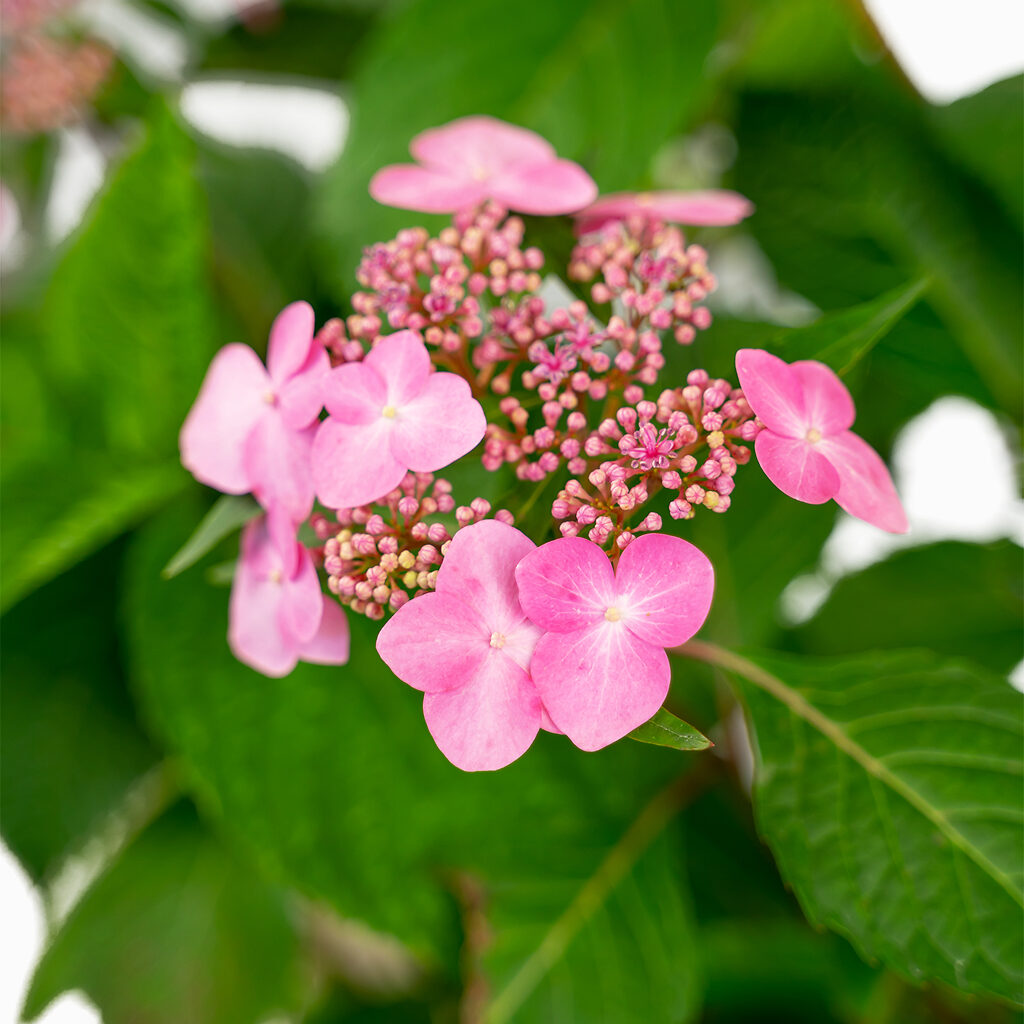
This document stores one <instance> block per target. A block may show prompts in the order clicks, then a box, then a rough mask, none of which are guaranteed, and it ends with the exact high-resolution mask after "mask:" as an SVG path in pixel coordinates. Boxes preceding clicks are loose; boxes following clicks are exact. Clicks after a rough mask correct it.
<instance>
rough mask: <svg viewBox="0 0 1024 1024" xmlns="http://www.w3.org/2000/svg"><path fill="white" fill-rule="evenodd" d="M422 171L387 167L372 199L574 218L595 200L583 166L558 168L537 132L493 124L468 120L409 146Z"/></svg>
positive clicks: (425, 209)
mask: <svg viewBox="0 0 1024 1024" xmlns="http://www.w3.org/2000/svg"><path fill="white" fill-rule="evenodd" d="M409 150H410V152H411V153H412V155H413V156H414V157H415V158H416V160H417V161H418V163H417V164H394V165H392V166H390V167H383V168H381V170H379V171H378V172H377V173H376V174H375V175H374V176H373V179H372V180H371V181H370V195H371V196H373V198H374V199H376V200H377V202H379V203H384V204H385V205H386V206H398V207H401V208H402V209H405V210H419V211H420V212H421V213H457V212H458V211H460V210H465V209H468V208H470V207H473V206H476V205H477V204H478V203H481V202H483V201H484V200H486V199H493V200H495V201H497V202H498V203H500V204H501V205H502V206H505V207H507V208H508V209H510V210H518V211H519V212H520V213H532V214H539V215H542V216H550V215H553V214H559V213H572V212H573V211H575V210H579V209H580V208H581V207H583V206H586V205H587V203H589V202H591V201H592V200H593V199H594V197H595V196H596V195H597V186H596V185H595V184H594V182H593V179H592V178H591V177H590V175H589V174H587V172H586V171H585V170H583V168H582V167H580V166H579V164H575V163H573V162H572V161H571V160H560V159H559V158H558V156H557V155H556V154H555V150H554V148H553V147H552V146H551V144H550V143H549V142H547V141H546V140H544V139H542V138H541V137H540V136H539V135H537V134H536V133H535V132H531V131H527V129H525V128H520V127H518V126H517V125H513V124H506V123H505V122H504V121H498V120H496V119H495V118H493V117H484V116H478V117H463V118H460V119H459V120H457V121H452V122H450V123H449V124H446V125H442V126H441V127H440V128H431V129H429V130H428V131H425V132H422V133H421V134H419V135H417V136H416V138H414V139H413V140H412V143H411V144H410V146H409Z"/></svg>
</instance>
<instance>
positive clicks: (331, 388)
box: [323, 362, 388, 423]
mask: <svg viewBox="0 0 1024 1024" xmlns="http://www.w3.org/2000/svg"><path fill="white" fill-rule="evenodd" d="M323 392H324V405H325V406H326V407H327V411H328V412H329V413H330V414H331V418H332V419H333V420H335V421H336V422H338V423H375V422H376V421H377V420H379V419H380V417H381V410H382V409H383V408H384V406H385V405H387V404H388V389H387V385H386V384H385V383H384V380H383V378H382V377H381V375H380V374H379V373H378V372H377V371H376V370H375V369H374V368H373V367H372V366H367V365H366V363H365V362H362V363H343V364H342V365H341V366H336V367H335V368H334V369H333V370H331V371H330V373H328V374H327V379H326V380H325V381H324V388H323Z"/></svg>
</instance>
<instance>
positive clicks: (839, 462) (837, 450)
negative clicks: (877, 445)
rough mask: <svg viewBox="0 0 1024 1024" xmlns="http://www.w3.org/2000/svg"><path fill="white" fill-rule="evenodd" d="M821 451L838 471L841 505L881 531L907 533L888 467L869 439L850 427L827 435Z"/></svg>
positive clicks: (821, 445) (905, 516) (901, 508)
mask: <svg viewBox="0 0 1024 1024" xmlns="http://www.w3.org/2000/svg"><path fill="white" fill-rule="evenodd" d="M818 450H819V451H820V452H821V453H822V455H824V456H825V458H826V459H828V461H829V462H830V463H831V464H832V466H834V467H835V470H836V472H837V473H838V474H839V493H838V494H836V496H835V498H836V501H837V502H838V504H839V505H840V507H841V508H844V509H846V511H847V512H849V513H850V515H851V516H856V517H857V518H858V519H863V520H864V521H865V522H868V523H871V524H872V526H877V527H878V528H879V529H880V530H888V531H889V532H890V533H906V532H907V529H908V528H909V527H908V524H907V515H906V513H905V512H904V511H903V505H902V503H901V502H900V498H899V495H898V494H897V493H896V487H895V485H894V484H893V482H892V477H891V476H890V475H889V470H888V469H887V468H886V465H885V463H884V462H883V461H882V458H881V456H880V455H879V454H878V452H876V451H875V449H874V448H872V447H871V445H869V444H868V443H867V441H865V440H864V439H863V438H861V437H858V436H857V435H856V434H854V433H853V432H852V431H849V430H847V431H846V432H845V433H843V434H838V435H837V436H835V437H829V438H826V439H825V440H824V441H822V442H821V443H820V444H819V445H818Z"/></svg>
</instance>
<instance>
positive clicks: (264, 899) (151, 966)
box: [24, 806, 300, 1024]
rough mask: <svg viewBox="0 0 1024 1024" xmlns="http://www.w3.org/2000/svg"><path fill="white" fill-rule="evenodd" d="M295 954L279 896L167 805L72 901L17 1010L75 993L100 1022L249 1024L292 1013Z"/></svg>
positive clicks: (188, 816)
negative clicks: (87, 1001)
mask: <svg viewBox="0 0 1024 1024" xmlns="http://www.w3.org/2000/svg"><path fill="white" fill-rule="evenodd" d="M297 954H298V947H297V942H296V939H295V935H294V933H293V931H292V927H291V924H290V922H289V917H288V911H287V907H286V905H285V901H284V898H283V894H282V893H280V892H278V891H276V890H274V889H271V888H269V887H268V886H267V885H266V884H265V883H264V882H263V880H262V879H261V878H260V877H259V876H258V875H257V874H256V873H255V872H254V871H253V870H252V868H251V867H250V866H249V865H248V864H247V863H246V862H245V861H243V860H241V859H240V858H239V857H238V856H237V855H235V854H234V853H233V852H231V851H230V850H229V849H228V848H227V847H225V846H224V845H222V844H221V843H220V842H218V841H217V840H215V839H214V838H213V837H211V836H210V835H209V834H207V833H206V832H205V831H204V830H203V829H202V827H201V826H200V824H199V822H198V821H197V820H196V818H195V815H194V812H192V811H191V809H190V808H188V807H187V806H179V807H178V808H176V809H174V810H172V811H170V812H168V813H167V814H165V815H164V816H163V817H162V818H161V819H159V820H158V821H157V822H156V823H155V824H153V825H151V826H150V827H149V828H148V829H147V830H146V831H145V832H143V833H142V835H141V836H140V837H139V838H138V839H137V840H135V841H134V842H133V843H132V844H131V845H130V846H129V847H128V848H127V849H126V850H125V851H124V852H123V854H122V855H121V856H120V857H119V858H118V859H117V860H116V861H115V862H114V863H113V864H112V865H111V866H110V868H109V869H108V870H107V871H106V872H105V874H103V875H102V876H101V877H100V879H99V880H98V881H97V882H96V883H95V884H94V885H93V886H92V888H90V889H89V890H88V891H87V892H86V894H85V895H84V896H83V897H82V900H81V902H80V903H79V904H78V905H77V906H76V907H75V908H74V910H73V911H72V912H71V915H70V916H69V917H68V919H67V921H66V922H64V924H63V926H62V927H61V929H60V931H58V932H57V934H56V935H55V936H54V937H53V940H52V942H51V944H50V946H49V948H48V949H47V950H46V952H45V953H44V954H43V958H42V960H41V961H40V962H39V966H38V967H37V968H36V973H35V977H34V978H33V979H32V985H31V988H30V989H29V993H28V996H27V998H26V1003H25V1011H24V1012H25V1016H26V1017H27V1018H28V1019H31V1018H33V1017H36V1016H38V1015H39V1014H40V1013H41V1012H42V1011H43V1010H44V1009H45V1008H46V1006H47V1005H48V1004H49V1003H50V1002H51V1001H52V1000H53V999H56V998H57V996H58V995H60V994H61V993H62V992H65V991H67V990H69V989H81V990H82V991H84V992H85V993H86V995H87V996H88V997H89V999H90V1000H91V1001H92V1002H93V1003H95V1005H96V1006H97V1007H98V1008H99V1010H100V1011H101V1013H102V1015H103V1020H104V1021H105V1022H106V1024H135V1022H138V1021H142V1020H144V1021H147V1022H148V1024H181V1022H182V1021H188V1022H189V1024H222V1022H224V1021H233V1022H237V1024H258V1022H259V1021H263V1020H266V1019H268V1018H269V1017H271V1016H273V1015H275V1013H276V1014H281V1013H283V1012H287V1011H289V1010H292V1009H298V1003H299V991H300V989H299V986H300V975H299V969H298V962H297Z"/></svg>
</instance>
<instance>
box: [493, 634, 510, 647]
mask: <svg viewBox="0 0 1024 1024" xmlns="http://www.w3.org/2000/svg"><path fill="white" fill-rule="evenodd" d="M507 642H508V641H507V640H506V639H505V634H504V633H492V634H491V646H492V647H495V648H497V649H498V650H499V651H500V650H501V649H502V647H504V646H505V644H506V643H507Z"/></svg>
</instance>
